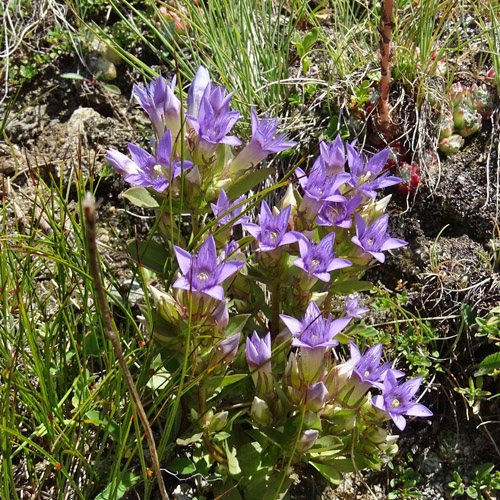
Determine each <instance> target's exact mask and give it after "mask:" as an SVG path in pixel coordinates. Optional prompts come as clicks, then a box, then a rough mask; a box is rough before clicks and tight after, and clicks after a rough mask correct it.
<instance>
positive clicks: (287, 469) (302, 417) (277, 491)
mask: <svg viewBox="0 0 500 500" xmlns="http://www.w3.org/2000/svg"><path fill="white" fill-rule="evenodd" d="M305 415H306V405H305V404H303V405H302V411H301V413H300V425H299V432H298V433H297V438H296V439H295V443H294V445H293V449H292V453H291V455H290V458H289V460H288V463H287V464H286V467H285V470H284V471H283V474H282V475H281V481H280V484H279V486H278V489H277V490H276V493H275V495H274V498H273V500H278V497H279V496H280V492H281V488H283V484H284V483H285V479H286V477H287V475H288V471H289V470H290V467H291V466H292V462H293V457H294V455H295V452H296V450H297V446H298V444H299V441H300V436H301V434H302V427H303V426H304V418H305Z"/></svg>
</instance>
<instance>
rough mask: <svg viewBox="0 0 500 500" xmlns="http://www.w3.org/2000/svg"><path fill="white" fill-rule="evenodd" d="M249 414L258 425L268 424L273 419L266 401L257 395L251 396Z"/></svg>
mask: <svg viewBox="0 0 500 500" xmlns="http://www.w3.org/2000/svg"><path fill="white" fill-rule="evenodd" d="M250 415H251V416H252V418H253V419H254V420H255V421H256V422H257V423H258V424H259V425H269V424H270V423H271V422H272V421H273V415H272V413H271V410H270V409H269V407H268V406H267V403H266V402H265V401H264V400H263V399H260V398H258V397H257V396H255V397H254V398H253V401H252V407H251V409H250Z"/></svg>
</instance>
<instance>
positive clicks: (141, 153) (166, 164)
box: [105, 130, 193, 193]
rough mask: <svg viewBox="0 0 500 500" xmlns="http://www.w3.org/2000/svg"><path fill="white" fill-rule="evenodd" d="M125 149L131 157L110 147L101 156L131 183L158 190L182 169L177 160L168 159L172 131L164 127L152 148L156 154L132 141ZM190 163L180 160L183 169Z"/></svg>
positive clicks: (161, 190) (170, 149) (170, 151)
mask: <svg viewBox="0 0 500 500" xmlns="http://www.w3.org/2000/svg"><path fill="white" fill-rule="evenodd" d="M128 149H129V152H130V155H131V156H132V160H130V159H129V158H128V157H126V156H125V155H123V154H121V153H119V152H118V151H116V150H114V149H110V150H108V151H107V152H106V155H105V158H106V159H107V160H108V161H109V163H110V165H111V166H112V167H113V168H114V169H115V170H116V171H117V172H118V173H120V174H121V175H123V176H125V180H126V181H127V182H129V183H130V184H133V185H134V186H143V187H152V188H153V189H154V190H155V191H158V192H159V193H161V192H163V191H165V189H167V188H168V186H169V185H170V183H171V182H172V181H173V180H174V179H175V178H176V177H178V176H179V175H180V174H181V172H182V165H181V162H180V161H172V162H171V157H172V135H171V133H170V130H167V131H166V132H165V133H164V134H163V136H162V137H161V139H160V141H159V142H158V147H157V149H156V155H154V156H153V155H151V154H150V153H148V152H147V151H145V150H144V149H142V148H141V147H139V146H136V145H135V144H131V143H129V145H128ZM192 166H193V163H192V162H190V161H184V171H187V170H188V169H189V168H191V167H192Z"/></svg>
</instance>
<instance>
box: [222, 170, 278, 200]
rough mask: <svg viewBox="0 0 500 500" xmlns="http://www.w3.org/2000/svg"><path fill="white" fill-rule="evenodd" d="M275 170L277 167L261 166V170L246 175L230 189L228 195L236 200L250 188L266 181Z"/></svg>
mask: <svg viewBox="0 0 500 500" xmlns="http://www.w3.org/2000/svg"><path fill="white" fill-rule="evenodd" d="M275 171H276V169H275V168H259V170H255V172H251V173H249V174H247V175H245V176H244V177H243V178H242V179H240V180H239V181H238V182H236V183H235V184H234V185H233V186H232V187H231V188H230V189H229V191H228V192H227V197H228V198H229V199H230V200H234V199H236V198H238V196H241V195H242V194H246V193H248V191H250V189H252V188H253V187H255V186H256V185H257V184H259V183H260V182H262V181H265V180H266V179H267V178H268V177H269V176H270V175H271V174H273V173H274V172H275Z"/></svg>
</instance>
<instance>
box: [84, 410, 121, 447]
mask: <svg viewBox="0 0 500 500" xmlns="http://www.w3.org/2000/svg"><path fill="white" fill-rule="evenodd" d="M85 416H86V417H87V419H86V420H84V422H85V423H90V424H93V425H100V426H103V427H105V428H106V431H107V432H109V435H110V436H111V437H112V438H113V439H114V440H115V441H119V440H120V426H119V425H118V423H117V422H116V421H115V420H113V419H112V418H109V417H108V416H106V415H101V413H100V412H99V411H97V410H90V411H88V412H87V413H85Z"/></svg>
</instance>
